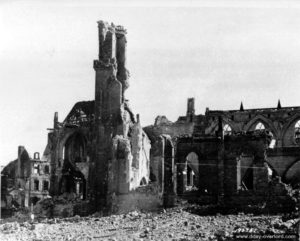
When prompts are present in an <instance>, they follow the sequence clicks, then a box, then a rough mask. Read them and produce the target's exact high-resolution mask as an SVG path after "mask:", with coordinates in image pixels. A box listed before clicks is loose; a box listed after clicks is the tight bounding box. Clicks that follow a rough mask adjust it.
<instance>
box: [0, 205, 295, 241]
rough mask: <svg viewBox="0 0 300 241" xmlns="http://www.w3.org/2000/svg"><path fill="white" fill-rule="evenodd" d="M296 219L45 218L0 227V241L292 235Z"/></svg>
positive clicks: (168, 214)
mask: <svg viewBox="0 0 300 241" xmlns="http://www.w3.org/2000/svg"><path fill="white" fill-rule="evenodd" d="M298 222H299V219H291V220H287V221H285V222H284V221H282V218H281V216H280V215H276V216H275V215H273V216H267V215H259V216H255V215H253V214H243V213H239V214H237V215H232V214H230V215H222V214H216V215H206V216H204V215H202V216H200V215H198V214H195V213H191V212H188V210H186V209H182V208H172V209H167V210H163V211H161V212H156V213H143V212H139V211H133V212H130V213H127V214H122V215H112V216H108V217H101V215H100V214H99V213H95V214H93V215H91V216H88V217H80V216H78V215H76V216H74V217H68V218H61V219H58V218H56V219H44V220H41V221H40V222H39V223H38V222H35V223H33V224H31V223H29V222H21V223H19V222H9V223H4V224H1V225H0V240H1V241H5V240H232V237H233V234H234V232H254V233H255V232H261V233H263V232H265V233H269V234H276V233H285V232H292V231H293V230H294V229H295V227H296V225H297V223H298Z"/></svg>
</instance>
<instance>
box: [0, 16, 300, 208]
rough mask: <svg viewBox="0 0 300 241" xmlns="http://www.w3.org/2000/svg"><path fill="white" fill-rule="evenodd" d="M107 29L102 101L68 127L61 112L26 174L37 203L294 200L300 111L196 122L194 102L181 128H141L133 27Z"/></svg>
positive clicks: (211, 114) (102, 41) (73, 114)
mask: <svg viewBox="0 0 300 241" xmlns="http://www.w3.org/2000/svg"><path fill="white" fill-rule="evenodd" d="M98 30H99V57H98V59H97V60H95V61H94V64H93V67H94V70H95V72H96V81H95V100H92V101H81V102H78V103H76V104H75V105H74V107H73V108H72V109H71V111H70V113H69V114H68V115H67V117H66V118H65V119H64V120H63V121H59V119H58V113H57V112H56V113H55V114H54V123H53V128H51V129H50V132H49V133H48V144H47V146H46V149H45V151H44V154H43V157H42V160H43V161H40V160H39V157H38V158H34V159H33V161H32V162H31V168H29V169H30V170H31V172H30V174H28V175H25V174H24V175H23V176H22V178H23V179H24V178H25V179H26V178H27V179H26V180H31V181H30V183H31V186H30V187H28V188H27V189H29V190H32V192H30V196H31V198H32V197H33V193H34V191H38V190H39V191H45V194H46V193H47V195H48V190H49V195H50V196H51V197H53V198H54V197H58V196H61V195H64V194H66V193H72V194H73V195H75V196H76V198H77V199H78V200H81V201H82V202H85V203H86V204H87V205H88V207H89V210H90V211H99V210H101V211H103V212H106V213H112V212H123V211H129V210H132V209H136V208H139V209H151V208H155V207H158V206H161V205H163V206H165V207H168V206H173V205H174V204H175V200H176V197H181V196H186V197H187V198H190V197H192V198H193V199H194V200H197V201H198V202H200V203H224V204H231V205H238V204H240V205H248V204H251V203H257V201H259V202H265V201H269V202H271V201H272V202H273V201H274V200H275V201H276V204H275V205H277V206H278V207H279V206H280V205H282V206H284V205H285V204H287V203H289V202H290V196H289V195H288V194H289V188H288V186H287V185H286V184H290V185H291V186H293V187H297V185H298V184H299V181H300V180H299V172H300V164H299V163H300V162H299V160H300V157H299V140H300V107H288V108H282V107H281V105H280V103H279V104H278V106H277V108H265V109H248V110H246V109H244V108H243V106H242V105H241V107H240V109H239V110H230V111H212V110H209V109H208V108H207V110H206V112H205V114H204V115H196V114H195V107H194V99H193V98H190V99H188V103H187V113H186V115H185V116H181V117H179V118H178V120H177V121H176V122H171V121H169V120H167V118H166V117H164V116H158V117H157V118H156V119H155V124H154V125H152V126H147V127H145V128H142V126H141V124H140V118H139V115H135V114H134V113H133V111H132V110H131V108H130V106H129V102H128V100H127V99H126V98H125V92H126V89H127V88H128V87H129V82H128V79H129V72H128V70H127V69H126V43H127V40H126V30H125V29H124V28H123V27H121V26H115V25H113V24H108V23H106V22H103V21H99V22H98ZM19 159H20V158H19ZM20 160H21V159H20ZM26 165H27V164H26V161H25V160H23V159H22V160H21V161H18V165H17V168H18V170H22V172H23V171H24V172H26V170H27V169H26V167H25V166H26ZM47 165H49V167H48V169H47V171H46V170H45V167H44V166H47ZM37 166H40V167H42V170H43V171H42V172H41V169H36V167H37ZM3 173H4V171H3ZM7 176H8V177H10V176H11V174H7ZM15 177H16V180H19V179H20V175H19V174H18V175H15ZM23 179H22V180H23ZM7 180H8V179H7ZM37 180H38V182H37ZM45 182H48V184H47V185H46V184H45ZM24 183H26V181H24ZM24 183H23V184H21V188H24V187H23V186H24V185H25V186H26V184H24ZM18 185H19V184H18V182H17V181H14V186H18ZM22 185H23V186H22ZM46 186H47V187H46ZM32 188H33V189H32ZM37 188H38V190H37ZM35 194H36V196H37V197H38V198H40V197H39V196H38V193H35ZM189 194H192V195H190V196H189ZM274 197H275V198H274ZM28 200H30V201H29V202H31V203H35V202H34V201H33V200H32V199H28ZM26 205H27V206H28V205H29V203H28V204H24V206H26Z"/></svg>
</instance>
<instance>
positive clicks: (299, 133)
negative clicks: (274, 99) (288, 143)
mask: <svg viewBox="0 0 300 241" xmlns="http://www.w3.org/2000/svg"><path fill="white" fill-rule="evenodd" d="M295 141H296V142H297V143H300V120H298V121H297V122H296V124H295Z"/></svg>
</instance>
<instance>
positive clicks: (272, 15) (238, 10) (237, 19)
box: [0, 0, 300, 165]
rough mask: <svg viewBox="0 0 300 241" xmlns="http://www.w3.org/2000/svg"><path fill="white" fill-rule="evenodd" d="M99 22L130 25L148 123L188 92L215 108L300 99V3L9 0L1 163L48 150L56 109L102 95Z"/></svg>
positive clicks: (0, 22)
mask: <svg viewBox="0 0 300 241" xmlns="http://www.w3.org/2000/svg"><path fill="white" fill-rule="evenodd" d="M97 20H106V21H109V22H114V23H115V24H117V25H118V24H121V25H123V26H125V28H127V29H128V36H127V39H128V51H127V54H128V56H127V57H128V58H127V59H128V63H127V64H128V65H127V67H128V69H129V71H130V73H131V78H130V84H131V86H130V88H129V89H128V91H127V93H126V95H127V96H126V97H127V98H128V99H129V100H130V103H131V107H132V109H133V111H134V112H135V113H140V115H141V121H142V124H143V125H144V126H145V125H149V124H152V123H153V122H154V119H155V117H156V116H157V115H166V116H167V117H168V118H169V119H171V120H173V121H175V120H176V119H177V117H178V116H179V115H184V114H185V112H186V100H187V98H188V97H195V98H196V113H197V114H200V113H204V112H205V108H206V107H209V108H210V109H238V108H239V105H240V102H241V101H243V103H244V107H245V108H262V107H275V106H276V104H277V100H278V99H279V98H280V99H281V103H282V106H297V105H300V99H299V98H298V95H299V94H298V92H299V90H300V82H299V81H298V80H299V77H300V2H297V1H292V0H290V1H271V0H265V1H250V0H247V1H241V0H239V1H221V0H220V1H216V0H210V1H179V0H178V1H166V0H165V1H147V2H146V1H141V0H140V1H125V0H122V1H121V0H120V1H91V0H90V1H79V0H78V1H53V0H43V1H21V0H20V1H11V0H9V1H8V0H6V1H4V0H2V1H1V2H0V33H1V35H0V36H1V38H0V80H1V88H0V108H1V121H0V131H1V132H0V137H1V138H0V141H1V142H0V146H1V148H0V165H4V164H6V163H8V162H9V161H11V160H13V159H15V158H16V157H17V147H18V145H24V146H25V147H26V148H27V150H28V151H29V153H30V154H31V156H33V152H35V151H39V152H41V153H42V152H43V150H44V147H45V145H46V141H47V130H46V128H49V127H52V125H53V115H54V112H55V111H58V112H59V120H60V121H63V119H64V118H65V116H66V115H67V114H68V112H69V111H70V109H71V108H72V106H73V105H74V104H75V103H76V102H77V101H82V100H92V99H94V81H95V80H94V78H95V73H94V70H93V67H92V63H93V60H94V59H96V58H97V54H98V42H97V41H98V37H97V24H96V21H97Z"/></svg>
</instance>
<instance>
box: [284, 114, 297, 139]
mask: <svg viewBox="0 0 300 241" xmlns="http://www.w3.org/2000/svg"><path fill="white" fill-rule="evenodd" d="M298 120H300V113H296V114H294V115H293V116H292V117H291V118H289V120H288V121H287V122H285V124H283V126H282V131H281V136H280V138H281V139H282V141H283V142H284V140H285V136H286V133H287V131H288V130H289V129H290V128H293V131H294V128H295V124H296V122H297V121H298Z"/></svg>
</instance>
